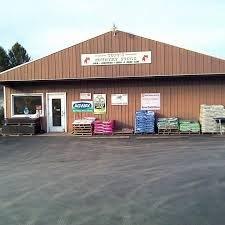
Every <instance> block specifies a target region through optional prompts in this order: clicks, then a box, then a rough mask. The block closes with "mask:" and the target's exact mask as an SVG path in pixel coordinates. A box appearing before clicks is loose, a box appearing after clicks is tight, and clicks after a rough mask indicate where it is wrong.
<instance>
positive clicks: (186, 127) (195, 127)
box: [179, 120, 200, 133]
mask: <svg viewBox="0 0 225 225" xmlns="http://www.w3.org/2000/svg"><path fill="white" fill-rule="evenodd" d="M179 131H180V132H193V133H199V132H200V124H199V122H197V121H191V120H180V125H179Z"/></svg>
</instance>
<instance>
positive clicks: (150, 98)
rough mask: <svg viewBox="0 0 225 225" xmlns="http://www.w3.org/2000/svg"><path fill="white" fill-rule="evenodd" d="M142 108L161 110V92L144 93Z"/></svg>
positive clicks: (142, 95)
mask: <svg viewBox="0 0 225 225" xmlns="http://www.w3.org/2000/svg"><path fill="white" fill-rule="evenodd" d="M141 110H160V93H142V94H141Z"/></svg>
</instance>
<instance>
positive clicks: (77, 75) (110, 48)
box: [0, 31, 225, 82]
mask: <svg viewBox="0 0 225 225" xmlns="http://www.w3.org/2000/svg"><path fill="white" fill-rule="evenodd" d="M135 51H152V63H151V64H135V65H107V66H81V54H85V53H104V52H106V53H110V52H135ZM213 74H225V60H222V59H219V58H215V57H212V56H208V55H205V54H200V53H197V52H194V51H190V50H186V49H183V48H179V47H175V46H172V45H169V44H165V43H162V42H158V41H154V40H151V39H147V38H144V37H140V36H137V35H133V34H130V33H126V32H122V31H117V33H116V35H115V36H114V35H113V32H112V31H110V32H107V33H104V34H102V35H99V36H97V37H94V38H91V39H89V40H87V41H84V42H81V43H79V44H77V45H74V46H71V47H69V48H66V49H63V50H61V51H58V52H56V53H53V54H51V55H48V56H45V57H43V58H41V59H37V60H34V61H31V62H28V63H25V64H23V65H20V66H17V67H14V68H12V69H10V70H7V71H4V72H2V73H0V82H4V81H41V80H69V79H96V78H123V77H124V78H126V77H127V78H128V77H154V76H183V75H213Z"/></svg>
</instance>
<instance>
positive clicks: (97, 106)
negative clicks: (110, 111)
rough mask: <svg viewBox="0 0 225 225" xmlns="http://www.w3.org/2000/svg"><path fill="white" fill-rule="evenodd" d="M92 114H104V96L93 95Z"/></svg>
mask: <svg viewBox="0 0 225 225" xmlns="http://www.w3.org/2000/svg"><path fill="white" fill-rule="evenodd" d="M93 101H94V114H105V113H106V94H94V95H93Z"/></svg>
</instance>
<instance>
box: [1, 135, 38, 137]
mask: <svg viewBox="0 0 225 225" xmlns="http://www.w3.org/2000/svg"><path fill="white" fill-rule="evenodd" d="M33 135H35V134H2V136H4V137H18V136H33Z"/></svg>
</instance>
